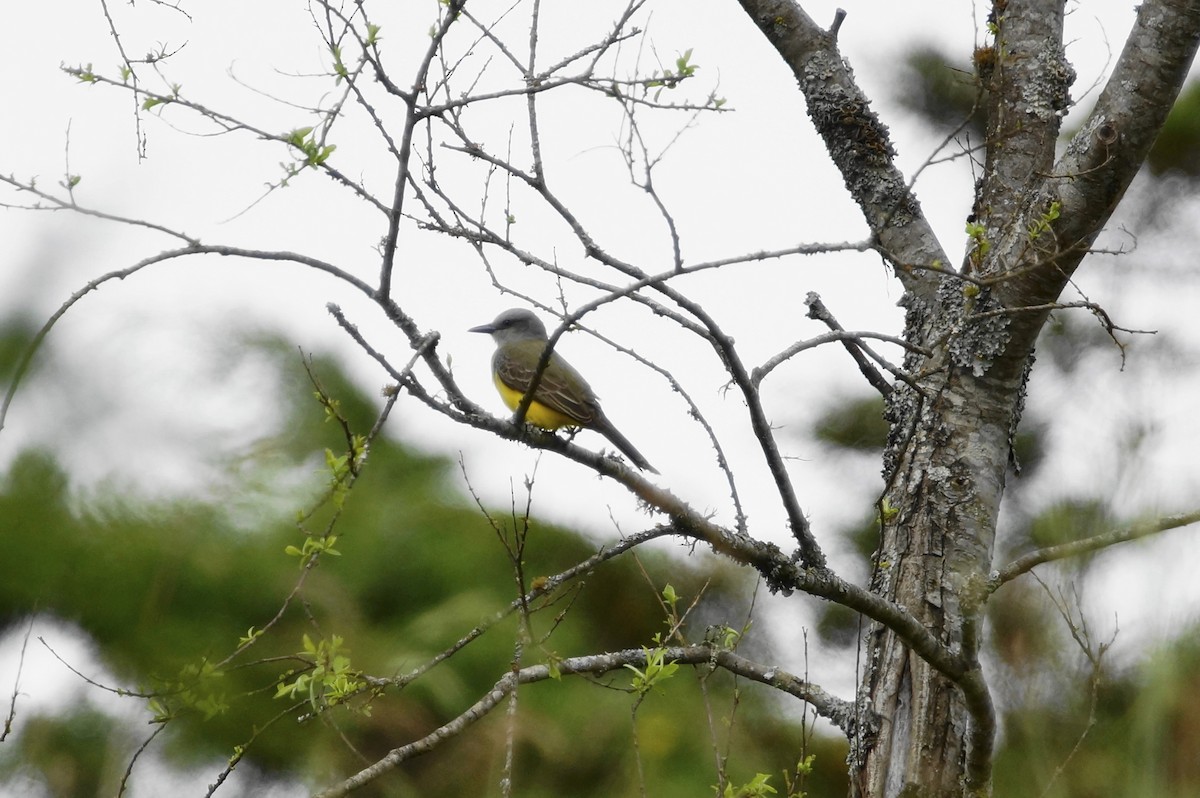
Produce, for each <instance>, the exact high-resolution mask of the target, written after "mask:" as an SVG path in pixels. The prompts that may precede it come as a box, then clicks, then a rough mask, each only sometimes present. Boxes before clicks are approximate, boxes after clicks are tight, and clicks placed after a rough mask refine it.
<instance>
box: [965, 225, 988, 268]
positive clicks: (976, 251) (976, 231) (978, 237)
mask: <svg viewBox="0 0 1200 798" xmlns="http://www.w3.org/2000/svg"><path fill="white" fill-rule="evenodd" d="M967 238H969V239H970V241H971V244H970V250H969V251H968V252H967V258H968V259H969V260H970V261H971V266H972V267H973V268H976V269H978V268H979V267H980V266H981V265H982V264H983V259H984V258H986V257H987V254H988V252H990V251H991V249H992V242H991V241H988V238H987V226H986V225H984V224H982V223H980V222H970V221H969V222H967Z"/></svg>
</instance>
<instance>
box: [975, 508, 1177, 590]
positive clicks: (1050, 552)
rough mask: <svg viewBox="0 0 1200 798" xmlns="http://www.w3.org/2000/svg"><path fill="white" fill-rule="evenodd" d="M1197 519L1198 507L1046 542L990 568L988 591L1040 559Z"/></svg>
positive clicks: (1095, 548) (1122, 540) (1078, 552)
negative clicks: (1077, 537)
mask: <svg viewBox="0 0 1200 798" xmlns="http://www.w3.org/2000/svg"><path fill="white" fill-rule="evenodd" d="M1197 522H1200V510H1194V511H1192V512H1190V513H1177V514H1175V515H1168V516H1164V517H1162V518H1157V519H1154V520H1153V521H1146V522H1143V523H1140V524H1134V525H1132V526H1128V527H1125V528H1124V529H1114V530H1112V531H1110V532H1105V533H1103V534H1100V535H1093V536H1092V537H1090V538H1084V539H1083V540H1073V541H1071V542H1070V543H1060V544H1059V545H1057V546H1047V547H1046V548H1044V549H1038V550H1037V551H1031V552H1030V553H1028V554H1026V555H1023V556H1021V557H1018V558H1017V559H1015V560H1013V561H1012V562H1010V563H1009V564H1008V565H1006V566H1004V567H1003V568H1001V569H1000V570H998V571H993V572H992V574H991V576H990V577H989V579H988V581H987V592H988V593H994V592H995V591H996V590H998V589H999V588H1000V587H1002V586H1003V585H1004V584H1005V583H1007V582H1011V581H1012V580H1014V579H1016V578H1017V577H1018V576H1020V575H1021V574H1023V573H1026V572H1028V571H1032V570H1033V569H1034V568H1036V567H1037V566H1039V565H1041V564H1042V563H1047V562H1053V561H1055V560H1063V559H1066V558H1067V557H1078V556H1079V555H1081V554H1087V553H1088V552H1092V551H1099V550H1100V549H1106V548H1108V547H1109V546H1115V545H1116V544H1118V543H1126V542H1128V541H1131V540H1138V539H1139V538H1144V537H1149V536H1150V535H1157V534H1158V533H1159V532H1166V531H1167V530H1169V529H1178V528H1179V527H1183V526H1190V525H1191V524H1194V523H1197Z"/></svg>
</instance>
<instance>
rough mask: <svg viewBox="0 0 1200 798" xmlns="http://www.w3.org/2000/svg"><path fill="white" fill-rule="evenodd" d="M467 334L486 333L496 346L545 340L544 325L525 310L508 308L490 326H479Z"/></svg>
mask: <svg viewBox="0 0 1200 798" xmlns="http://www.w3.org/2000/svg"><path fill="white" fill-rule="evenodd" d="M467 332H477V333H488V334H490V335H491V336H492V338H494V339H495V341H496V343H498V344H502V343H505V342H507V341H545V340H546V325H544V324H542V320H541V319H539V318H538V317H537V316H535V315H534V314H533V313H532V312H531V311H528V310H526V309H525V308H510V309H508V310H506V311H504V312H503V313H501V314H500V315H499V316H497V317H496V320H495V321H493V322H492V323H491V324H481V325H480V326H478V327H472V328H471V329H470V330H468V331H467Z"/></svg>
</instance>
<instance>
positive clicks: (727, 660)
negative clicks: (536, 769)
mask: <svg viewBox="0 0 1200 798" xmlns="http://www.w3.org/2000/svg"><path fill="white" fill-rule="evenodd" d="M655 653H661V654H662V655H663V658H664V660H665V661H668V662H675V663H678V664H680V665H694V666H698V667H703V666H708V667H709V668H710V669H717V668H719V669H722V670H725V671H728V672H730V673H732V674H734V675H737V676H741V677H743V678H746V679H750V680H752V681H756V682H759V683H761V684H765V685H767V686H769V687H773V688H775V689H777V690H780V691H783V692H785V693H788V694H789V695H792V696H794V697H795V698H798V699H800V700H801V701H804V702H805V703H807V704H809V705H811V706H812V707H813V708H814V709H815V710H816V711H817V714H818V715H820V716H822V717H824V718H826V719H828V720H830V721H831V722H832V723H834V724H835V725H836V726H838V727H839V728H841V729H843V730H844V731H847V732H848V733H849V732H851V731H852V730H853V729H854V728H855V723H856V720H858V719H857V718H856V717H855V709H854V705H853V704H852V703H850V702H848V701H844V700H842V699H840V698H836V697H834V696H831V695H830V694H829V693H827V692H825V690H823V689H822V688H820V687H819V686H817V685H814V684H812V683H811V682H807V681H805V680H803V679H801V678H799V677H797V676H794V675H792V674H790V673H788V672H786V671H783V670H781V669H779V668H776V667H773V666H767V665H763V664H761V663H757V662H754V661H752V660H749V659H746V658H745V657H742V656H739V655H737V654H735V653H734V652H732V651H729V650H726V649H721V648H717V647H715V646H711V645H707V644H701V645H691V646H677V647H670V648H665V649H662V650H661V652H655ZM646 659H647V652H646V650H645V649H626V650H624V651H617V652H612V653H608V654H594V655H591V656H583V657H570V658H568V659H564V660H559V661H558V662H556V663H554V665H553V667H551V666H550V665H530V666H528V667H524V668H521V669H519V670H516V671H511V672H509V673H506V674H505V675H504V676H502V677H501V678H500V680H499V681H497V682H496V683H495V685H493V687H492V689H491V690H490V691H488V692H487V693H486V694H485V695H484V696H483V697H482V698H480V699H479V700H478V701H476V702H475V703H474V704H472V705H471V706H470V707H469V708H468V709H467V710H466V711H464V712H463V713H461V714H460V715H459V716H458V717H456V718H454V719H453V720H451V721H449V722H448V723H445V724H443V725H442V726H440V727H438V728H437V729H435V730H434V731H432V732H430V733H429V734H427V735H426V736H424V737H422V738H421V739H420V740H415V741H413V742H411V743H408V744H407V745H403V746H400V747H399V748H394V749H392V750H391V751H389V752H388V753H387V755H386V756H384V757H383V758H382V759H380V760H378V761H377V762H375V763H373V764H372V765H370V766H368V767H366V768H363V769H362V770H360V771H359V772H358V773H356V774H355V775H353V776H351V777H350V778H348V779H346V780H345V781H343V782H342V783H341V784H339V785H337V786H335V787H331V788H330V789H328V790H324V791H322V792H320V793H317V795H316V798H339V797H340V796H344V795H347V794H349V793H350V792H353V791H354V790H357V789H358V788H360V787H363V786H365V785H367V784H370V783H371V782H372V781H375V780H376V779H378V778H379V777H380V776H383V775H385V774H386V773H388V772H390V771H392V770H395V769H396V768H397V767H399V766H400V765H401V764H403V763H404V762H407V761H408V760H410V759H413V758H415V757H417V756H420V755H422V754H425V753H428V752H430V751H432V750H434V749H436V748H437V747H438V746H440V745H441V744H442V743H444V742H445V741H446V740H449V739H450V738H452V737H455V736H456V735H458V734H460V733H462V732H463V731H464V730H465V729H467V728H468V727H470V726H471V725H472V724H474V723H475V722H477V721H479V720H480V719H481V718H483V717H485V716H486V715H487V714H488V713H489V712H491V711H492V710H493V709H495V708H496V706H497V705H499V704H500V702H501V701H503V700H504V698H505V696H507V695H509V694H510V693H511V692H512V691H513V690H515V689H516V688H517V687H518V686H520V685H523V684H534V683H537V682H544V681H546V680H548V679H557V678H559V677H561V676H577V675H584V674H587V675H592V676H601V675H604V674H606V673H611V672H612V671H617V670H622V669H624V668H625V667H626V666H631V667H634V668H645V667H646Z"/></svg>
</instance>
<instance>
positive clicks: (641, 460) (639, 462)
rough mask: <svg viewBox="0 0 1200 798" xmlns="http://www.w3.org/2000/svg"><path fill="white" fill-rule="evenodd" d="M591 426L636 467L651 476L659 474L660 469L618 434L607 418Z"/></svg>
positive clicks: (600, 419)
mask: <svg viewBox="0 0 1200 798" xmlns="http://www.w3.org/2000/svg"><path fill="white" fill-rule="evenodd" d="M590 426H591V428H592V429H593V430H595V431H596V432H599V433H600V434H601V435H603V436H604V437H606V438H608V439H609V440H610V441H612V443H613V445H614V446H616V447H617V448H618V449H620V450H621V454H623V455H625V456H626V457H628V458H629V459H630V461H631V462H632V463H633V464H634V465H635V466H637V467H638V468H640V469H642V470H643V471H649V472H650V473H651V474H657V473H658V469H657V468H655V467H654V466H652V465H650V462H649V461H648V460H647V459H646V458H645V457H642V453H641V452H639V451H638V450H637V447H636V446H634V445H633V444H632V443H630V442H629V439H628V438H626V437H625V436H624V435H622V434H621V433H620V432H618V431H617V428H616V427H614V426H613V425H612V423H611V422H610V421H609V420H608V419H607V418H604V417H603V416H601V417H600V418H598V419H596V421H595V422H593V423H592V424H591V425H590Z"/></svg>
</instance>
